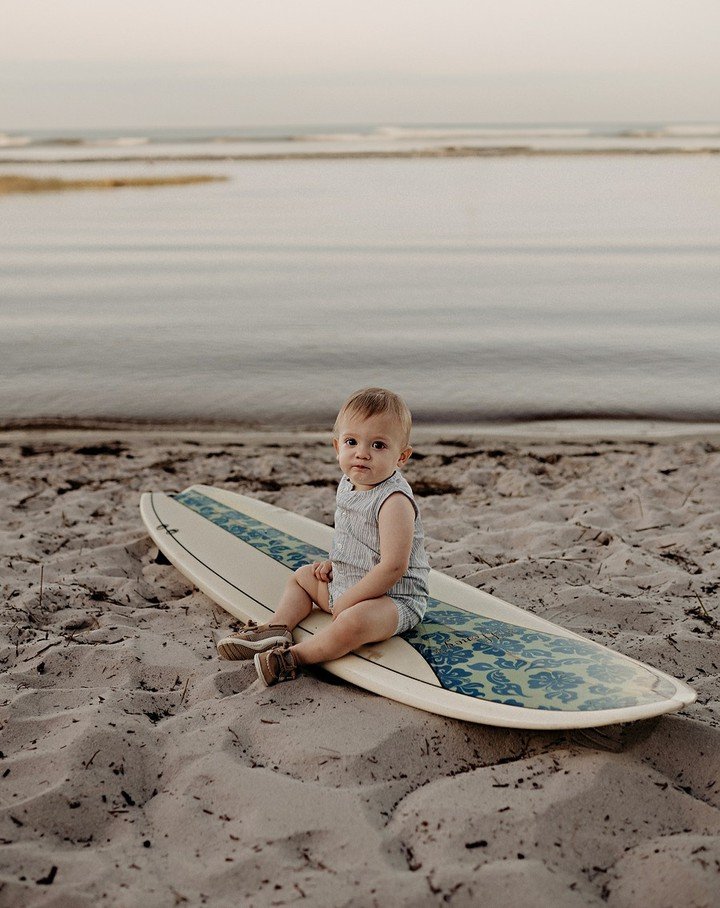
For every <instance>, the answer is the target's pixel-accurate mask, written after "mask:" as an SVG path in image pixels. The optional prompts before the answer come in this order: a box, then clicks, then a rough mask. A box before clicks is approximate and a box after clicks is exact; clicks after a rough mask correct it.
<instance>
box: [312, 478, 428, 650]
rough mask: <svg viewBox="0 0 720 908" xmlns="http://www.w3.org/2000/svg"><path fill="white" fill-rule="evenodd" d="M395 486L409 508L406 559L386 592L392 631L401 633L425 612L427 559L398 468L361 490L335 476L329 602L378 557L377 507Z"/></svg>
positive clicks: (408, 492) (420, 528)
mask: <svg viewBox="0 0 720 908" xmlns="http://www.w3.org/2000/svg"><path fill="white" fill-rule="evenodd" d="M395 492H402V493H403V495H406V496H407V497H408V498H409V499H410V501H411V502H412V506H413V508H414V509H415V529H414V532H413V541H412V549H411V551H410V563H409V565H408V569H407V571H406V573H405V574H404V575H403V576H402V577H401V578H400V580H398V581H397V583H395V584H394V585H393V586H392V587H391V588H390V589H389V590H388V593H387V595H388V596H389V597H390V598H391V599H392V600H393V601H394V602H395V605H396V606H397V610H398V626H397V630H396V631H395V633H396V634H402V633H404V632H405V631H408V630H410V628H412V627H414V626H415V625H416V624H417V623H418V622H419V621H421V620H422V618H423V615H424V614H425V609H426V608H427V599H428V574H429V572H430V564H429V562H428V559H427V555H426V554H425V535H424V532H423V526H422V521H421V519H420V512H419V510H418V507H417V504H416V503H415V499H414V497H413V493H412V489H411V488H410V485H409V483H408V482H407V481H406V479H405V478H404V477H403V475H402V474H401V473H400V471H399V470H396V471H395V472H394V473H393V475H392V476H390V477H389V478H388V479H386V480H384V481H383V482H381V483H378V485H376V486H374V487H373V488H372V489H369V490H368V491H366V492H362V491H356V490H355V488H354V487H353V484H352V483H351V482H350V480H349V479H348V478H347V476H345V475H343V477H342V479H341V480H340V484H339V485H338V490H337V498H336V509H335V533H334V535H333V543H332V548H331V550H330V560H331V561H332V564H333V577H332V580H331V581H330V585H329V593H330V609H331V610H332V603H333V602H334V601H335V600H337V599H338V598H339V597H340V596H341V595H342V594H343V593H344V592H345V591H346V590H348V589H350V587H351V586H354V585H355V584H356V583H357V582H358V581H359V580H362V578H363V577H364V576H365V575H366V574H367V573H368V571H370V570H371V569H372V568H373V567H375V565H376V564H378V563H379V561H380V530H379V528H378V517H379V514H380V508H381V507H382V505H383V504H384V502H385V501H386V500H387V498H388V497H389V496H390V495H393V494H394V493H395Z"/></svg>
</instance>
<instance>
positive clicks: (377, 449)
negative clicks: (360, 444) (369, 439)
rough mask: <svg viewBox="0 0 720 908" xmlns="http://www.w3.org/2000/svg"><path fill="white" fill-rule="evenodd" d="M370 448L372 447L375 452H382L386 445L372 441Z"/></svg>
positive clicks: (382, 442)
mask: <svg viewBox="0 0 720 908" xmlns="http://www.w3.org/2000/svg"><path fill="white" fill-rule="evenodd" d="M372 446H373V448H375V450H376V451H382V449H383V448H386V447H387V445H386V444H385V442H384V441H374V442H373V443H372Z"/></svg>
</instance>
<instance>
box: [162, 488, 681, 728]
mask: <svg viewBox="0 0 720 908" xmlns="http://www.w3.org/2000/svg"><path fill="white" fill-rule="evenodd" d="M174 498H175V500H176V501H178V502H179V503H180V504H183V505H185V506H186V507H188V508H190V509H191V510H193V511H196V512H197V513H198V514H200V515H201V516H202V517H205V518H206V519H207V520H209V521H211V522H212V523H214V524H216V525H217V526H219V527H222V528H223V529H224V530H227V532H229V533H232V535H233V536H236V537H237V538H238V539H240V540H242V541H243V542H245V543H247V544H248V545H251V546H253V547H254V548H256V549H258V550H259V551H261V552H263V553H264V554H266V555H268V556H269V557H270V558H273V559H274V560H275V561H277V562H279V563H280V564H283V565H285V567H287V568H289V569H291V570H295V569H296V568H299V567H302V565H304V564H308V563H310V562H312V561H318V560H321V559H324V558H327V552H325V551H323V550H322V549H320V548H318V547H317V546H314V545H311V544H310V543H307V542H303V540H301V539H298V538H296V537H294V536H291V535H289V534H288V533H285V532H283V531H282V530H277V529H275V528H274V527H271V526H268V525H267V524H266V523H263V522H262V521H260V520H256V519H255V518H253V517H249V516H247V515H246V514H243V513H241V512H240V511H237V510H235V509H234V508H231V507H228V506H227V505H225V504H222V503H221V502H219V501H215V499H213V498H210V497H208V496H207V495H203V494H202V493H200V492H196V491H191V490H189V491H186V492H181V493H180V494H178V495H175V496H174ZM403 638H404V639H405V640H407V642H408V643H409V644H410V645H411V646H412V647H414V649H416V650H417V652H418V653H420V655H421V656H422V657H423V658H424V659H425V660H426V661H427V663H428V664H429V665H430V667H431V668H432V670H433V672H434V673H435V675H436V676H437V678H438V680H439V681H440V683H441V684H442V686H443V687H444V688H446V689H447V690H451V691H454V692H456V693H458V694H464V695H466V696H469V697H476V698H478V699H480V700H487V701H490V702H493V703H502V704H505V705H506V706H521V707H524V708H525V709H543V710H573V711H588V710H589V711H594V710H605V709H622V708H625V707H629V706H641V705H645V704H649V703H657V702H660V701H662V700H666V699H668V698H669V697H671V696H672V695H673V693H674V692H675V686H674V685H673V684H672V682H671V681H670V680H669V679H666V678H664V677H663V676H662V675H658V674H656V673H655V672H654V671H652V669H650V668H647V667H645V666H643V665H640V664H638V663H635V662H633V661H632V660H630V659H628V658H626V657H625V656H622V655H619V654H617V653H613V652H612V651H611V650H608V649H606V648H605V647H603V646H600V645H599V644H597V643H593V642H592V641H591V640H581V639H577V638H574V637H563V636H560V635H557V634H552V633H548V632H546V631H536V630H532V629H531V628H528V627H522V626H521V625H516V624H510V623H509V622H507V621H500V620H497V619H493V618H485V617H482V616H481V615H476V614H473V613H472V612H468V611H466V610H464V609H460V608H455V607H453V606H452V605H449V604H448V603H446V602H441V601H440V600H438V599H433V598H430V600H429V601H428V608H427V612H426V613H425V617H424V619H423V620H422V622H421V623H420V624H418V625H416V626H415V627H414V628H412V630H410V631H408V632H407V633H405V634H403Z"/></svg>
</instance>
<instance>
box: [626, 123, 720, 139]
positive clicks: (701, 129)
mask: <svg viewBox="0 0 720 908" xmlns="http://www.w3.org/2000/svg"><path fill="white" fill-rule="evenodd" d="M617 135H618V137H620V138H625V139H673V138H675V139H717V138H720V124H716V125H713V124H699V125H697V126H695V125H688V126H659V127H648V128H637V129H625V130H621V131H620V132H618V133H617Z"/></svg>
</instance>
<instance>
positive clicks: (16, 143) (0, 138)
mask: <svg viewBox="0 0 720 908" xmlns="http://www.w3.org/2000/svg"><path fill="white" fill-rule="evenodd" d="M26 145H32V139H31V138H30V136H8V135H5V133H2V132H0V148H23V147H24V146H26Z"/></svg>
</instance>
